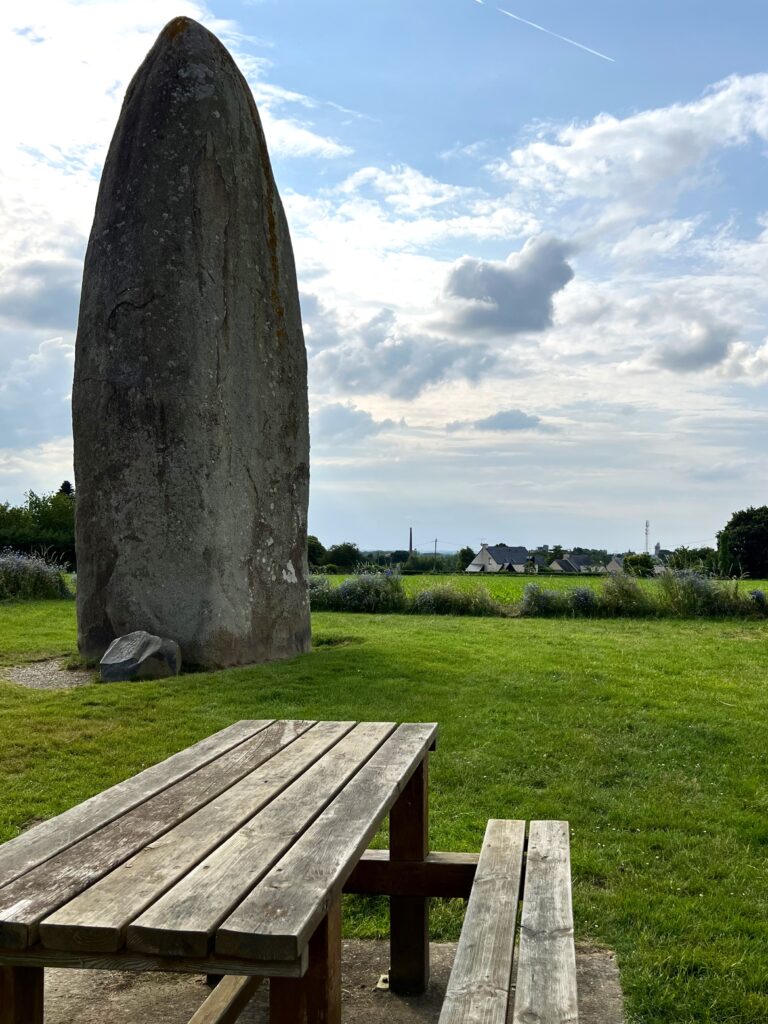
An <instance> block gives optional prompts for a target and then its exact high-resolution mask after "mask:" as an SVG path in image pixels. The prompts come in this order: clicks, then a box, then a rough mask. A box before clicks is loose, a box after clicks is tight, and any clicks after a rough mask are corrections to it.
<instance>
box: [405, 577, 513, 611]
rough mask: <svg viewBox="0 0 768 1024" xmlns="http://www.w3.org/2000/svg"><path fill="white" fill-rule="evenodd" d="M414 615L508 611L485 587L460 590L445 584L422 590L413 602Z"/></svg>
mask: <svg viewBox="0 0 768 1024" xmlns="http://www.w3.org/2000/svg"><path fill="white" fill-rule="evenodd" d="M410 610H411V612H413V614H414V615H482V616H504V615H507V614H508V612H507V611H506V609H505V608H504V606H503V605H501V604H499V602H498V601H494V599H493V598H492V597H491V595H490V594H489V593H488V591H487V590H486V588H485V587H472V588H471V589H469V590H459V588H458V587H451V586H448V585H445V584H444V585H443V586H441V587H431V588H430V589H429V590H422V591H420V592H419V593H418V594H416V595H415V596H414V598H413V600H412V602H411V608H410Z"/></svg>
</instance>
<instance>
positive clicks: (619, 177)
mask: <svg viewBox="0 0 768 1024" xmlns="http://www.w3.org/2000/svg"><path fill="white" fill-rule="evenodd" d="M499 8H502V9H505V10H506V11H508V12H509V13H511V14H515V15H516V16H517V17H518V18H522V19H527V20H528V21H532V22H535V23H538V24H539V25H541V26H543V27H545V28H547V29H549V30H550V31H551V32H554V33H557V34H558V35H560V36H565V37H569V38H570V39H572V40H575V41H577V42H578V43H581V44H582V45H583V46H586V47H589V48H591V49H592V50H595V51H598V52H599V53H601V54H603V55H606V56H608V57H611V58H612V60H606V59H604V58H602V57H599V56H597V55H595V54H591V53H589V52H587V51H586V50H584V49H581V48H579V47H577V46H574V45H572V44H570V43H568V42H566V41H564V40H562V39H559V38H556V37H555V36H553V35H550V34H546V33H544V32H541V31H539V30H537V29H535V28H533V27H531V26H529V25H526V24H524V23H523V22H521V21H519V20H516V19H513V18H511V17H508V16H507V15H505V14H504V13H502V11H501V10H500V9H499ZM177 14H187V15H189V16H192V17H196V18H197V19H198V20H200V21H202V22H203V23H204V24H206V25H207V26H208V27H209V28H211V29H212V30H213V31H215V32H217V34H219V35H220V37H221V38H222V39H223V40H224V41H225V43H226V45H227V46H228V47H229V48H230V50H231V52H232V53H233V55H234V56H235V58H236V59H237V61H238V63H239V64H240V66H241V68H242V69H243V71H244V73H245V74H246V77H247V78H248V80H249V82H250V84H251V87H252V88H253V90H254V94H255V96H256V99H257V103H258V106H259V109H260V112H261V115H262V118H263V121H264V126H265V132H266V136H267V141H268V144H269V147H270V152H271V156H272V161H273V166H274V169H275V175H276V178H277V181H278V185H279V187H280V190H281V194H282V196H283V201H284V203H285V206H286V210H287V214H288V218H289V223H290V226H291V232H292V237H293V242H294V248H295V251H296V257H297V268H298V276H299V287H300V291H301V296H302V309H303V314H304V321H305V332H306V338H307V345H308V353H309V365H310V406H311V411H312V497H311V508H310V529H311V531H312V532H313V533H316V534H318V536H320V538H321V539H322V540H323V541H324V542H325V543H326V544H330V543H334V542H337V541H341V540H345V539H353V540H356V541H357V542H358V543H360V544H361V545H362V546H364V547H384V548H388V547H402V546H404V545H405V543H406V541H407V536H408V528H409V526H413V528H414V536H415V538H416V541H417V543H418V544H420V545H421V546H422V547H424V548H428V547H430V546H431V544H432V543H433V541H434V538H435V537H437V538H438V542H439V546H440V547H441V548H451V547H454V546H455V547H458V546H460V545H464V544H467V543H469V544H472V545H478V544H479V542H480V541H481V540H488V541H490V542H496V541H506V542H507V543H511V544H528V545H535V544H538V543H547V542H548V543H550V544H552V543H557V542H559V543H562V544H564V545H566V546H567V545H572V544H583V545H594V546H601V547H608V548H610V549H612V550H624V549H626V548H629V547H634V548H640V547H642V543H643V526H644V522H645V519H646V518H648V519H650V520H651V538H652V541H655V540H659V541H661V543H662V544H663V546H665V547H673V546H675V545H677V544H681V543H688V544H699V543H705V542H709V543H712V542H713V541H714V537H715V533H716V531H717V530H718V529H719V528H720V527H721V526H722V525H723V524H724V523H725V521H726V520H727V518H728V516H729V515H730V514H731V512H733V511H734V510H735V509H737V508H742V507H745V506H746V505H749V504H764V503H765V502H766V500H768V499H767V496H766V487H765V480H766V468H768V467H767V465H766V464H767V462H768V459H767V458H766V453H765V434H766V431H765V425H766V419H767V418H768V403H767V402H766V383H767V382H768V330H766V312H767V311H768V300H767V299H766V295H767V294H768V289H766V283H767V279H768V200H767V199H766V189H765V186H764V181H765V170H766V167H765V160H766V146H767V145H768V68H766V64H765V44H766V39H767V38H768V7H766V6H765V5H764V4H762V3H757V2H745V0H736V2H732V3H730V4H728V5H724V4H720V3H714V2H706V3H702V2H701V0H698V2H693V0H690V2H683V0H677V2H671V3H670V2H669V0H668V2H667V3H664V4H662V3H657V2H646V3H644V4H641V5H640V4H637V5H628V4H627V5H625V4H616V3H615V2H611V3H609V2H588V3H585V4H581V5H577V4H574V3H573V2H565V0H539V2H538V3H536V4H534V3H533V2H532V0H526V2H522V3H518V2H515V3H505V2H501V3H499V4H498V5H497V4H494V3H492V2H490V0H488V2H486V3H485V4H481V3H479V2H478V0H440V2H438V0H409V2H407V3H406V2H404V0H387V2H384V0H381V2H379V0H376V2H372V0H368V2H365V3H360V2H358V3H352V2H351V0H335V2H328V3H325V4H318V3H316V2H309V0H282V2H278V0H260V2H248V3H245V2H226V3H225V2H221V3H218V2H215V0H212V2H210V3H208V4H204V3H201V2H199V0H181V2H179V0H151V2H150V0H88V2H75V0H31V2H30V0H28V2H26V3H24V4H21V3H17V2H15V0H12V2H9V3H7V4H5V5H3V8H2V11H0V40H2V42H1V44H0V45H2V57H3V60H2V61H0V84H2V87H3V90H4V95H6V96H9V95H12V96H14V97H15V102H14V104H12V105H10V106H9V107H8V108H7V110H6V111H5V112H4V122H5V125H4V133H3V138H2V140H0V500H2V499H6V500H12V501H18V500H19V499H20V498H21V497H22V495H23V493H24V491H26V490H27V489H29V488H34V489H36V490H46V489H52V488H54V487H56V486H58V484H59V483H60V481H61V480H62V479H63V478H64V477H71V474H72V470H71V436H70V427H69V394H70V389H71V373H72V356H73V344H74V330H75V323H76V311H77V301H78V289H79V278H80V273H81V268H82V257H83V253H84V247H85V242H86V239H87V235H88V231H89V228H90V221H91V217H92V212H93V203H94V201H95V194H96V187H97V183H98V177H99V174H100V170H101V165H102V162H103V159H104V154H105V150H106V146H107V145H108V142H109V138H110V136H111V133H112V130H113V128H114V124H115V121H116V119H117V116H118V113H119V108H120V103H121V101H122V96H123V93H124V90H125V87H126V85H127V82H128V81H129V79H130V77H131V74H132V73H133V71H134V70H135V68H136V67H137V66H138V64H139V62H140V60H141V59H142V57H143V55H144V53H145V52H146V50H147V49H148V48H149V46H150V45H151V43H152V42H153V40H154V37H155V35H156V34H157V32H158V31H159V30H160V28H161V27H162V25H163V24H164V23H165V22H166V21H167V20H169V19H170V18H171V17H173V16H175V15H177Z"/></svg>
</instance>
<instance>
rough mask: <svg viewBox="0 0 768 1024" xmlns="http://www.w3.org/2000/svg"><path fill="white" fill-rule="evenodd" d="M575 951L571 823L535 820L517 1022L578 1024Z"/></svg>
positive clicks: (528, 864)
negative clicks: (569, 825) (570, 844)
mask: <svg viewBox="0 0 768 1024" xmlns="http://www.w3.org/2000/svg"><path fill="white" fill-rule="evenodd" d="M577 1021H578V1001H577V992H576V954H575V948H574V940H573V911H572V907H571V866H570V847H569V837H568V822H567V821H532V822H531V825H530V834H529V837H528V856H527V859H526V870H525V884H524V890H523V912H522V917H521V921H520V956H519V964H518V969H517V991H516V995H515V1012H514V1018H513V1024H576V1022H577Z"/></svg>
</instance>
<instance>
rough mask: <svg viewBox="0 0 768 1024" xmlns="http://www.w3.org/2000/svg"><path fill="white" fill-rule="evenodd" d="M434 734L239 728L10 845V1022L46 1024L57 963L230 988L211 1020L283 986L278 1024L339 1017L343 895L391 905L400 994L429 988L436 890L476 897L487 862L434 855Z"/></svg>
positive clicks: (385, 725) (208, 1015) (3, 995)
mask: <svg viewBox="0 0 768 1024" xmlns="http://www.w3.org/2000/svg"><path fill="white" fill-rule="evenodd" d="M436 736H437V726H436V725H435V724H415V723H409V724H404V725H399V726H398V725H395V724H394V723H391V722H360V723H355V722H313V721H243V722H237V723H236V724H234V725H232V726H230V727H229V728H227V729H224V730H222V731H221V732H219V733H216V734H215V735H213V736H210V737H208V738H207V739H204V740H202V741H201V742H199V743H197V744H195V745H194V746H192V747H189V748H188V749H187V750H184V751H182V752H181V753H178V754H175V755H173V756H172V757H170V758H168V759H167V760H166V761H163V762H162V763H161V764H158V765H155V766H153V767H151V768H147V769H146V770H145V771H143V772H141V773H140V774H139V775H136V776H134V777H133V778H130V779H128V780H127V781H125V782H122V783H120V784H118V785H116V786H114V787H112V788H111V789H109V790H106V791H105V792H103V793H99V794H97V795H96V796H93V797H91V798H90V799H89V800H86V801H85V802H84V803H82V804H79V805H78V806H77V807H74V808H72V809H71V810H68V811H66V812H64V813H63V814H60V815H59V816H58V817H56V818H53V819H51V820H49V821H45V822H43V823H41V824H39V825H37V826H36V827H35V828H33V829H31V830H30V831H28V832H26V833H24V834H23V835H20V836H18V837H17V838H16V839H13V840H11V841H10V842H8V843H6V844H5V845H3V846H0V1024H42V1020H43V971H44V969H45V968H46V967H74V968H96V969H107V970H131V971H147V970H157V971H182V972H188V973H205V974H207V975H209V976H222V977H224V981H222V983H221V985H219V986H218V988H217V989H214V993H213V995H212V996H211V997H210V999H209V1000H208V1002H207V1003H206V1004H204V1006H203V1008H201V1010H200V1011H198V1013H197V1014H196V1015H195V1017H194V1018H193V1020H194V1021H195V1022H200V1024H202V1022H203V1021H205V1022H209V1021H210V1022H212V1021H224V1020H232V1019H234V1018H233V1017H232V1016H226V1013H223V1015H221V1014H220V1015H217V1013H219V1011H220V1010H221V1006H223V1005H224V1004H225V1003H227V1002H228V1003H230V1004H231V1006H234V1007H235V1008H237V1006H238V1005H239V1006H242V1005H244V1003H245V1002H247V1000H248V999H249V998H250V996H251V995H252V994H253V992H254V991H255V989H256V987H257V986H258V984H259V982H260V981H261V980H262V979H263V978H265V977H268V978H270V979H271V981H270V1014H271V1020H272V1022H273V1024H278V1022H280V1024H289V1022H290V1024H297V1022H299V1021H303V1020H304V1019H305V1015H306V1019H307V1020H308V1021H309V1022H310V1024H314V1022H338V1021H339V1020H340V1014H341V1010H340V1005H341V1002H340V1000H341V984H340V966H339V965H340V956H341V894H342V890H343V889H344V888H345V887H346V888H347V890H351V891H358V892H378V893H387V894H389V895H390V896H391V950H392V959H391V972H390V988H391V989H392V990H393V991H396V992H401V993H415V992H420V991H423V990H424V988H425V987H426V985H427V981H428V977H429V952H428V951H429V945H428V927H427V925H428V922H427V898H426V896H425V893H427V892H429V893H430V894H432V895H440V894H441V892H442V891H443V890H445V892H446V893H450V894H451V895H455V894H456V895H457V894H460V893H464V892H466V894H468V893H469V890H470V888H471V882H472V877H473V875H474V870H475V865H476V862H477V857H472V856H471V855H469V856H467V855H453V856H451V857H445V856H444V855H439V854H437V855H429V853H428V846H427V758H428V751H429V750H430V749H434V745H435V740H436ZM387 814H389V819H390V848H389V852H388V853H387V852H380V851H367V847H368V844H369V843H370V841H371V840H372V838H373V837H374V836H375V834H376V833H377V831H378V829H379V827H380V826H381V824H382V822H383V820H384V818H385V817H386V815H387ZM366 851H367V852H366ZM441 858H442V860H441ZM425 873H426V874H428V875H429V878H428V880H425ZM217 993H220V994H219V995H217ZM217 1000H218V1003H219V1004H220V1005H219V1009H218V1010H217V1006H216V1001H217ZM208 1003H210V1004H211V1005H210V1006H208ZM206 1007H208V1009H206Z"/></svg>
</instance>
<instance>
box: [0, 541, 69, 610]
mask: <svg viewBox="0 0 768 1024" xmlns="http://www.w3.org/2000/svg"><path fill="white" fill-rule="evenodd" d="M71 596H72V595H71V593H70V591H69V588H68V587H67V584H66V582H65V580H64V574H63V572H62V568H61V566H60V565H57V564H55V563H53V562H50V561H47V560H46V559H45V558H44V557H43V556H42V555H27V554H24V553H23V552H21V551H13V550H11V549H10V548H5V549H4V550H3V551H0V601H8V600H21V601H32V600H39V599H44V600H56V599H61V598H66V597H71Z"/></svg>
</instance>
